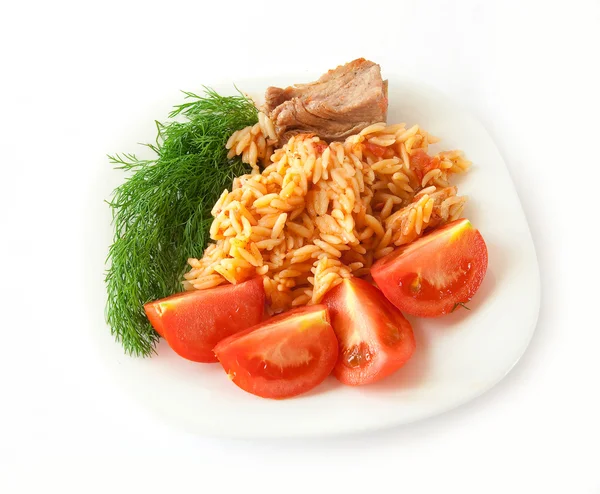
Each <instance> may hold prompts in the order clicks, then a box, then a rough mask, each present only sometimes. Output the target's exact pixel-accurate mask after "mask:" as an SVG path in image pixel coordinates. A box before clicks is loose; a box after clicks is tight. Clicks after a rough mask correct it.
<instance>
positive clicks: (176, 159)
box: [106, 59, 487, 398]
mask: <svg viewBox="0 0 600 494" xmlns="http://www.w3.org/2000/svg"><path fill="white" fill-rule="evenodd" d="M186 96H187V98H188V99H189V101H188V102H186V103H184V104H182V105H180V106H178V107H176V109H175V110H174V111H173V112H172V113H171V115H170V117H172V118H174V117H183V118H184V119H183V121H182V120H181V119H180V120H175V121H171V122H170V123H167V124H158V132H159V136H158V139H157V144H156V145H151V146H149V147H150V148H151V150H153V151H154V152H155V153H156V157H155V158H154V159H152V160H141V159H138V158H136V157H135V156H134V155H129V154H127V155H115V156H114V157H111V161H112V162H113V163H117V164H119V165H120V166H121V167H122V168H125V169H126V170H127V171H129V172H132V174H131V175H130V176H129V177H128V179H127V181H126V182H125V183H124V184H123V185H122V186H120V187H119V188H117V189H116V190H115V193H114V197H113V198H112V200H111V202H110V205H111V207H112V209H113V218H114V223H115V237H114V244H113V245H112V247H111V249H110V251H109V261H110V262H109V267H108V272H107V276H106V282H107V289H108V304H107V321H108V323H109V325H110V327H111V331H112V332H113V334H114V335H115V336H116V338H117V340H119V341H120V342H121V343H122V344H123V346H124V348H125V350H126V351H127V352H128V353H133V354H136V355H144V356H146V355H149V354H150V353H151V352H152V351H153V350H154V346H155V344H156V341H157V339H158V338H159V337H160V336H162V337H163V338H165V339H166V340H167V342H168V343H169V345H170V346H171V347H172V348H173V350H175V351H176V352H177V353H178V354H180V355H181V356H183V357H185V358H188V359H190V360H195V361H198V362H215V361H216V359H218V360H219V361H220V362H221V364H222V366H223V367H224V368H225V370H226V371H227V372H228V374H229V376H230V377H231V378H232V380H233V381H234V382H235V383H236V384H237V385H238V386H239V387H241V388H243V389H245V390H246V391H249V392H250V393H253V394H256V395H259V396H264V397H269V398H285V397H290V396H295V395H297V394H300V393H302V392H305V391H307V390H309V389H311V388H312V387H314V386H316V385H317V384H319V383H320V382H322V381H323V379H325V377H326V376H327V375H329V374H330V373H331V372H332V370H333V373H334V374H335V376H336V377H337V378H338V379H339V380H340V381H341V382H342V383H345V384H351V385H359V384H368V383H372V382H375V381H378V380H380V379H383V378H384V377H386V376H388V375H390V374H391V373H393V372H395V371H396V370H398V369H399V368H400V367H402V366H403V365H404V364H405V363H406V362H407V361H408V360H409V359H410V357H411V355H412V354H413V353H414V352H415V338H414V335H413V331H412V327H411V325H410V323H409V322H408V321H407V320H406V319H405V318H404V316H403V314H402V312H405V313H407V314H412V315H416V316H427V317H431V316H437V315H441V314H446V313H448V312H450V311H452V310H453V309H454V308H456V307H458V306H460V305H461V304H464V303H465V302H467V301H468V300H470V298H471V297H472V296H473V294H474V293H475V292H476V291H477V289H478V288H479V285H480V284H481V281H482V279H483V277H484V275H485V271H486V267H487V250H486V247H485V242H484V241H483V238H482V237H481V234H480V233H479V232H478V231H477V230H476V229H475V228H474V227H473V226H472V225H471V223H470V222H469V221H468V220H465V219H459V218H461V215H462V213H463V210H464V207H465V205H466V202H467V198H466V197H464V196H460V195H459V194H458V189H457V187H456V186H454V185H452V184H451V179H452V177H453V175H455V174H460V173H464V172H466V171H467V170H468V169H469V166H470V162H469V161H467V160H466V159H465V158H464V156H463V154H462V152H461V151H458V150H449V151H443V150H433V149H431V147H430V146H431V145H434V144H436V143H437V142H438V139H437V138H436V137H434V136H432V135H430V134H429V133H428V132H427V131H426V130H424V129H422V128H421V127H420V126H419V125H418V124H416V123H411V124H410V125H407V124H406V123H394V122H392V123H389V124H388V123H386V116H387V105H388V83H387V81H386V80H384V79H382V77H381V70H380V67H379V65H377V64H375V63H373V62H370V61H368V60H364V59H358V60H355V61H353V62H350V63H349V64H346V65H342V66H339V67H337V68H336V69H333V70H330V71H329V72H327V73H326V74H325V75H323V76H322V77H321V78H319V79H318V80H317V81H315V82H312V83H309V84H298V85H295V86H290V87H287V88H285V89H282V88H276V87H269V88H268V89H267V90H266V94H265V103H264V104H263V105H259V104H258V103H255V102H254V101H253V100H251V99H250V98H249V97H247V96H245V95H243V94H240V95H238V96H233V97H231V96H220V95H218V94H217V93H215V92H214V91H212V90H210V89H206V93H205V95H204V96H197V95H195V94H192V93H186ZM186 263H187V265H188V268H187V270H186V267H185V265H186ZM373 283H376V284H377V285H378V288H377V287H375V286H373ZM180 290H185V291H184V292H182V293H177V292H179V291H180ZM173 294H174V295H173ZM165 297H166V298H165ZM323 304H324V305H323ZM142 307H144V308H145V313H146V315H145V314H144V310H143V309H142ZM146 316H147V317H146ZM330 320H331V322H332V324H333V328H332V325H331V324H330ZM148 321H149V322H150V323H151V325H150V323H149V322H148ZM251 326H252V327H251ZM152 327H154V329H152ZM159 335H160V336H159ZM338 348H339V350H338ZM416 351H417V352H418V349H417V350H416ZM338 354H339V358H338ZM336 362H337V363H336ZM334 368H335V370H334Z"/></svg>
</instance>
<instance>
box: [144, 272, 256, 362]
mask: <svg viewBox="0 0 600 494" xmlns="http://www.w3.org/2000/svg"><path fill="white" fill-rule="evenodd" d="M264 307H265V290H264V287H263V282H262V279H261V278H259V277H258V278H254V279H252V280H249V281H246V282H244V283H239V284H237V285H226V286H218V287H216V288H211V289H208V290H193V291H189V292H182V293H177V294H175V295H172V296H170V297H167V298H163V299H160V300H156V301H154V302H150V303H148V304H146V305H145V306H144V309H145V311H146V315H147V316H148V319H149V321H150V323H151V324H152V326H153V327H154V329H155V330H156V332H157V333H158V334H160V335H161V336H162V337H163V338H164V339H165V340H167V343H168V344H169V346H170V347H171V348H172V349H173V350H174V351H175V352H176V353H178V354H179V355H181V356H182V357H184V358H186V359H188V360H193V361H195V362H217V358H216V357H215V355H214V353H213V351H212V350H213V348H214V347H215V345H216V344H217V343H218V342H219V341H221V340H222V339H223V338H226V337H228V336H230V335H232V334H234V333H236V332H238V331H241V330H243V329H246V328H248V327H250V326H253V325H255V324H258V323H259V322H260V321H262V319H263V314H264Z"/></svg>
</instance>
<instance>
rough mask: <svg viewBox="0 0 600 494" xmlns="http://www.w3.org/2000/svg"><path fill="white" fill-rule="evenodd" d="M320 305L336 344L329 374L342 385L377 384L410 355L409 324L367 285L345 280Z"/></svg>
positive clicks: (413, 342) (410, 335) (411, 339)
mask: <svg viewBox="0 0 600 494" xmlns="http://www.w3.org/2000/svg"><path fill="white" fill-rule="evenodd" d="M323 303H324V304H325V305H326V306H327V307H328V309H329V314H330V317H331V324H332V326H333V329H334V331H335V334H336V336H337V338H338V341H339V345H340V348H339V357H338V361H337V363H336V365H335V368H334V370H333V374H334V376H335V377H336V378H337V379H338V380H339V381H340V382H342V383H343V384H348V385H352V386H357V385H362V384H370V383H373V382H376V381H379V380H381V379H383V378H384V377H387V376H389V375H390V374H392V373H394V372H396V371H397V370H398V369H399V368H400V367H402V366H403V365H404V364H405V363H406V362H407V361H408V360H409V359H410V357H411V356H412V354H413V352H414V350H415V347H416V343H415V337H414V334H413V330H412V327H411V325H410V323H409V322H408V321H407V320H406V319H405V318H404V316H403V315H402V313H401V312H400V311H399V310H398V309H397V308H396V307H394V306H393V305H392V304H391V303H390V302H389V301H388V300H387V299H386V298H385V297H384V295H383V293H381V292H380V291H379V290H378V289H377V288H375V287H374V286H373V285H371V284H370V283H368V282H366V281H364V280H361V279H359V278H351V279H346V280H344V281H343V282H342V283H341V284H340V285H338V286H336V287H335V288H333V289H332V290H330V291H329V292H328V293H327V294H326V295H325V298H324V300H323Z"/></svg>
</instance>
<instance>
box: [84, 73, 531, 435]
mask: <svg viewBox="0 0 600 494" xmlns="http://www.w3.org/2000/svg"><path fill="white" fill-rule="evenodd" d="M386 75H387V77H389V78H390V84H389V116H388V122H390V123H396V122H406V123H407V124H408V125H412V124H414V123H418V124H420V125H421V126H422V127H423V128H425V129H426V130H428V131H430V132H431V133H433V134H434V135H436V136H439V137H441V139H442V141H441V143H440V145H439V146H438V147H439V148H440V149H454V148H459V149H462V150H464V151H465V153H466V155H467V157H468V158H469V159H470V160H471V161H473V163H474V165H473V167H472V169H471V171H470V172H469V173H468V174H466V175H465V176H462V177H457V179H456V180H454V183H456V184H457V185H458V186H459V193H460V194H465V195H468V196H469V197H470V201H469V203H468V206H467V208H466V210H465V213H464V215H465V216H467V217H468V218H470V219H471V221H472V222H473V224H474V225H475V226H476V227H477V228H479V230H480V231H481V233H482V234H483V236H484V238H485V240H486V242H487V245H488V249H489V268H488V272H487V275H486V277H485V280H484V282H483V284H482V286H481V288H480V290H479V292H478V293H477V295H476V296H475V297H474V298H473V300H472V301H471V302H470V303H469V306H470V308H471V310H470V311H466V310H463V309H461V310H458V311H456V312H455V313H453V314H450V315H448V316H446V317H443V318H441V319H437V320H428V319H415V318H411V322H412V323H413V326H414V330H415V334H416V340H417V350H416V352H415V354H414V356H413V358H412V359H411V360H410V361H409V363H408V364H407V365H406V366H405V367H404V368H402V369H400V371H398V372H397V373H396V374H395V375H393V376H392V377H390V378H388V379H386V380H384V381H383V382H381V383H377V384H373V385H370V386H365V387H356V388H353V387H347V386H342V385H341V384H339V383H338V382H337V381H336V380H335V379H334V378H333V377H330V378H328V379H327V380H326V381H325V383H323V384H322V385H320V386H318V387H317V388H316V389H314V390H313V391H312V392H310V393H308V394H305V395H303V396H300V397H297V398H294V399H289V400H283V401H273V400H265V399H261V398H257V397H255V396H252V395H250V394H248V393H245V392H243V391H242V390H240V389H239V388H237V387H236V386H235V385H234V384H232V383H231V382H230V381H229V380H228V378H227V376H226V374H225V373H224V372H223V370H222V369H221V367H220V365H219V364H196V363H193V362H189V361H186V360H184V359H182V358H179V357H178V356H177V355H175V354H174V353H173V352H172V351H171V350H170V348H169V347H168V346H167V345H166V344H165V343H164V342H161V344H160V345H159V346H158V356H155V357H152V358H148V359H139V358H131V357H127V356H125V355H124V354H123V351H122V349H121V347H120V345H118V344H117V343H114V342H113V341H112V340H111V339H110V337H107V336H106V335H107V333H108V328H107V327H106V325H105V323H104V321H103V320H98V321H97V324H96V326H95V327H94V328H93V330H94V331H95V333H96V336H98V338H97V340H98V345H97V347H98V348H99V351H100V352H101V355H102V358H103V360H104V361H105V363H106V365H107V366H109V368H110V369H112V370H113V371H114V376H115V386H117V385H121V386H125V387H126V389H127V390H128V392H129V393H131V395H133V396H135V398H137V399H139V400H141V401H142V402H143V404H144V405H145V406H146V407H148V408H149V409H151V410H153V411H154V412H156V414H158V415H160V416H162V417H163V418H164V419H165V420H167V421H169V422H170V423H172V424H174V425H176V426H180V427H184V428H185V429H187V430H189V431H192V432H196V433H202V434H209V435H223V436H236V437H257V436H261V437H277V436H316V435H329V434H340V433H349V432H357V431H365V430H370V429H379V428H383V427H389V426H393V425H398V424H403V423H407V422H411V421H415V420H418V419H422V418H425V417H430V416H432V415H435V414H439V413H442V412H444V411H447V410H450V409H452V408H454V407H456V406H458V405H461V404H463V403H465V402H467V401H469V400H471V399H473V398H474V397H476V396H478V395H480V394H481V393H483V392H484V391H486V390H489V389H490V388H491V387H493V386H494V385H495V384H496V383H498V382H499V381H500V380H501V379H502V378H503V377H504V376H505V375H506V374H507V373H508V371H509V370H510V369H511V368H512V367H513V366H514V365H515V363H516V362H517V360H518V359H519V358H520V357H521V355H522V354H523V352H524V351H525V348H526V347H527V345H528V343H529V341H530V339H531V336H532V334H533V331H534V329H535V324H536V321H537V315H538V308H539V299H540V283H539V272H538V264H537V260H536V255H535V250H534V247H533V243H532V240H531V235H530V232H529V228H528V226H527V221H526V219H525V216H524V214H523V211H522V209H521V204H520V202H519V198H518V196H517V193H516V191H515V188H514V186H513V184H512V182H511V179H510V176H509V173H508V171H507V168H506V165H505V164H504V162H503V160H502V157H501V156H500V153H499V152H498V150H497V148H496V146H495V145H494V142H493V141H492V139H491V138H490V136H489V135H488V133H487V132H486V131H485V129H484V128H483V126H482V125H481V124H480V123H479V122H478V121H477V120H475V119H474V118H473V117H472V116H470V115H468V114H467V113H465V112H464V111H463V110H462V109H460V108H458V107H456V106H455V105H454V104H452V103H451V102H449V101H448V100H447V99H446V98H445V97H444V96H442V95H440V94H438V93H437V92H434V91H432V90H431V89H429V88H425V87H423V86H422V85H419V84H415V83H410V82H406V81H403V80H401V79H399V78H394V77H390V74H389V73H388V74H386ZM313 76H316V77H318V75H316V74H302V75H301V76H296V77H285V78H281V77H264V78H261V79H253V80H241V79H239V80H236V81H232V82H235V84H236V85H237V87H239V88H240V89H241V90H243V91H245V92H247V93H249V94H250V95H252V96H254V97H257V98H261V95H262V94H263V93H264V90H265V88H266V87H267V86H268V85H273V84H276V85H289V84H290V83H293V82H294V81H296V82H302V81H308V80H313V78H312V77H313ZM205 82H206V83H207V84H210V83H211V81H205ZM232 82H228V83H226V84H220V85H214V86H213V87H214V88H216V89H217V90H220V92H222V93H232V92H233V87H232ZM192 89H193V88H192ZM180 100H181V98H180V97H179V96H178V94H177V93H176V92H175V91H173V104H176V103H179V101H180ZM154 115H155V117H156V118H158V119H160V118H161V117H163V116H164V109H163V108H161V109H159V110H157V112H156V113H155V114H154ZM149 123H150V124H151V122H146V121H144V122H140V125H143V126H145V128H148V124H149ZM153 139H154V135H153V134H149V135H147V136H146V142H152V141H153ZM132 146H133V142H132ZM129 149H130V150H131V148H129ZM107 151H119V149H114V150H112V149H111V150H107ZM101 174H102V178H101V179H100V180H99V184H102V186H99V187H98V188H99V189H101V190H98V191H96V192H98V194H97V195H96V196H94V197H92V200H93V201H94V204H93V206H92V211H91V212H90V214H91V218H92V221H94V222H96V224H98V225H106V228H101V229H99V232H100V233H99V236H101V237H102V238H90V239H88V240H89V244H90V245H89V247H90V251H92V252H99V253H100V256H104V255H105V254H106V249H107V248H108V245H109V243H110V241H111V230H110V227H109V226H108V223H109V221H110V214H109V211H108V207H106V205H104V204H102V202H101V200H102V199H104V198H106V197H107V195H108V192H109V191H110V190H111V189H110V188H108V189H107V184H111V185H115V183H116V180H118V181H120V180H121V179H122V176H121V175H120V174H118V173H117V172H112V171H111V170H110V167H109V166H107V165H105V166H104V171H102V172H101ZM92 244H93V246H92ZM98 246H100V248H99V247H98ZM103 260H104V258H103V257H102V259H100V260H99V261H98V260H97V262H96V263H95V264H94V268H95V271H94V272H93V273H91V274H90V276H91V277H92V278H91V280H90V281H91V282H92V285H93V286H92V291H91V292H90V296H91V297H92V299H93V303H94V307H93V309H94V310H93V312H94V313H95V314H98V315H100V314H101V309H102V307H103V304H104V301H105V295H104V285H103V280H102V278H101V276H100V274H101V273H100V271H101V270H99V269H97V268H98V262H102V261H103ZM99 319H100V317H99ZM100 336H101V337H100Z"/></svg>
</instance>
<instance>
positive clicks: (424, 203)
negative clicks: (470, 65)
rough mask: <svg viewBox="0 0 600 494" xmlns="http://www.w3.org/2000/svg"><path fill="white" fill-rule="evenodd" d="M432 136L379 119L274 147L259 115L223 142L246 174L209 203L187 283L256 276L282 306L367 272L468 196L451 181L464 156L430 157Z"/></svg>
mask: <svg viewBox="0 0 600 494" xmlns="http://www.w3.org/2000/svg"><path fill="white" fill-rule="evenodd" d="M435 142H437V139H436V138H435V137H433V136H430V135H429V134H428V133H427V132H425V131H424V130H422V129H421V128H420V127H419V126H418V125H413V126H412V127H410V128H406V125H405V124H396V125H386V124H385V123H377V124H374V125H370V126H369V127H367V128H365V129H363V130H362V131H361V132H360V133H359V134H356V135H353V136H350V137H348V138H347V139H346V140H345V141H344V142H332V143H329V144H328V143H326V142H324V141H322V140H321V139H320V138H319V137H318V136H316V135H313V134H298V135H295V136H293V137H291V138H290V139H289V141H288V142H287V143H286V144H285V145H283V146H282V147H279V148H275V147H274V146H275V144H276V134H275V130H274V127H273V123H272V122H271V120H270V119H269V118H268V117H267V116H266V115H265V114H263V113H259V122H258V123H257V124H255V125H254V126H251V127H247V128H245V129H241V130H239V131H237V132H235V133H234V134H233V135H232V136H231V137H230V139H229V140H228V142H227V145H226V147H227V149H229V154H228V156H229V157H233V156H236V155H237V156H241V157H242V160H243V161H245V162H247V163H248V164H250V165H251V167H252V172H251V173H250V174H248V175H244V176H241V177H237V178H236V179H235V180H234V183H233V186H232V190H231V191H228V190H225V191H224V192H223V194H222V195H221V197H220V198H219V200H218V201H217V203H216V204H215V206H214V208H213V210H212V215H213V217H214V220H213V223H212V225H211V228H210V236H211V238H212V239H213V240H214V241H215V243H213V244H211V245H209V246H208V248H207V249H206V251H205V253H204V256H203V257H202V258H201V259H190V260H189V261H188V263H189V265H190V268H191V269H190V271H189V272H188V273H186V274H185V275H184V278H185V281H184V285H185V288H186V289H189V290H193V289H198V290H203V289H207V288H211V287H214V286H218V285H220V284H223V283H240V282H242V281H245V280H247V279H250V278H252V277H254V276H257V275H259V276H262V277H263V284H264V287H265V291H266V293H267V299H268V302H269V310H270V311H271V313H279V312H282V311H285V310H287V309H289V308H291V307H298V306H302V305H306V304H316V303H319V302H321V300H322V299H323V296H324V295H325V294H326V293H327V292H328V291H329V290H331V289H332V288H333V287H335V286H337V285H338V284H340V283H341V282H342V280H343V279H345V278H349V277H351V276H366V275H368V273H369V269H370V267H371V265H372V264H373V262H374V261H375V260H377V259H380V258H381V257H384V256H385V255H387V254H389V253H390V252H392V251H393V250H394V248H396V247H397V246H400V245H405V244H407V243H410V242H412V241H414V240H415V239H416V238H418V237H420V236H421V235H423V234H424V233H425V232H426V231H427V230H429V229H432V228H435V227H437V226H439V225H441V224H444V223H446V222H448V221H452V220H454V219H456V218H458V217H460V215H461V213H462V210H463V208H464V206H465V203H466V198H465V197H461V196H458V195H457V189H456V187H452V186H450V185H449V182H448V179H449V177H450V176H451V175H452V174H454V173H462V172H465V171H466V170H467V169H468V168H469V165H470V163H469V162H468V161H467V160H465V159H464V157H463V155H462V153H461V152H460V151H455V150H453V151H444V152H441V153H438V154H436V155H434V156H429V155H428V154H426V153H427V151H428V149H429V145H430V144H433V143H435ZM423 160H425V161H423ZM424 162H425V163H426V166H423V163H424ZM259 163H260V164H262V166H263V168H262V170H261V169H260V167H259Z"/></svg>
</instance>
